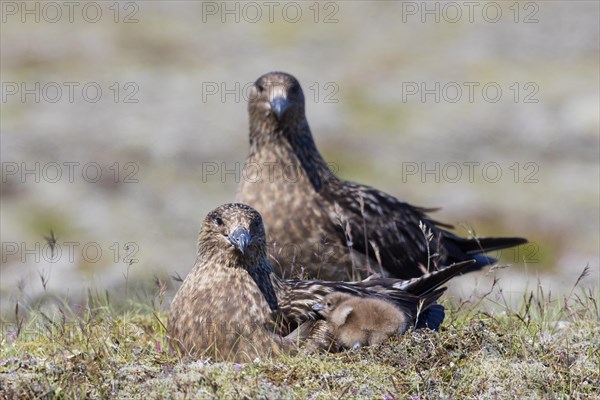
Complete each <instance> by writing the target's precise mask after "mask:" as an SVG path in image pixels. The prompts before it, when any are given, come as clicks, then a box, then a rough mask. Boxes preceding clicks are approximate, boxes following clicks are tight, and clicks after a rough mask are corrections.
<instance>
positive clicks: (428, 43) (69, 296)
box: [0, 1, 600, 315]
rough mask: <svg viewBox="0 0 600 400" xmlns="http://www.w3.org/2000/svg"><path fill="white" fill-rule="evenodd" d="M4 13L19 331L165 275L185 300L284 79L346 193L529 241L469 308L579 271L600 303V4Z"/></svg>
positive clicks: (8, 251) (139, 7)
mask: <svg viewBox="0 0 600 400" xmlns="http://www.w3.org/2000/svg"><path fill="white" fill-rule="evenodd" d="M1 5H2V27H1V36H2V37H1V39H0V45H1V55H2V57H1V71H2V72H1V75H2V76H1V80H2V103H1V118H2V119H1V131H2V133H1V158H2V186H1V193H0V199H1V225H0V230H1V242H2V265H1V269H0V274H1V275H0V278H1V279H0V302H1V307H0V308H1V312H2V313H3V314H4V315H6V314H8V313H12V312H13V310H14V307H15V303H16V302H17V301H18V302H20V303H21V304H24V303H29V304H33V303H39V302H44V301H48V302H60V301H69V302H72V303H77V302H79V301H81V299H82V298H84V297H85V295H86V293H87V291H88V289H89V288H93V289H94V290H99V291H104V290H108V291H109V293H110V294H111V296H112V297H113V298H123V297H125V296H127V295H130V294H131V293H136V294H137V295H138V296H142V297H143V296H149V297H152V296H154V293H155V292H156V290H155V287H154V285H155V283H154V281H155V279H156V278H158V280H159V281H161V282H163V283H165V284H166V288H167V293H168V294H167V296H172V294H173V291H174V290H175V289H176V288H177V286H178V284H177V283H176V282H173V281H172V280H171V279H170V276H172V275H177V274H179V275H180V276H182V277H183V276H185V275H186V274H187V273H188V272H189V271H190V269H191V268H192V266H193V264H194V260H195V256H196V241H197V233H198V229H199V227H200V223H201V221H202V219H203V218H204V216H205V214H206V213H207V212H208V211H210V210H211V209H213V208H215V207H216V206H218V205H220V204H222V203H224V202H229V201H232V200H233V199H234V195H235V190H236V186H237V181H239V179H243V174H242V173H241V169H242V168H243V161H244V160H245V157H246V154H247V146H248V137H247V114H246V99H247V92H246V90H247V88H248V84H250V83H251V82H253V81H254V80H255V79H256V78H257V77H259V76H260V75H262V74H263V73H265V72H268V71H272V70H282V71H286V72H289V73H292V74H293V75H295V76H296V77H297V78H298V79H299V80H300V82H301V84H302V85H303V88H304V91H305V95H306V99H307V114H308V119H309V123H310V125H311V128H312V131H313V135H314V137H315V140H316V142H317V145H318V147H319V149H320V150H321V152H322V153H323V155H324V156H325V158H326V159H327V160H328V161H329V162H330V163H331V165H332V168H333V169H334V171H335V172H336V173H337V174H338V175H339V176H341V177H343V178H345V179H349V180H354V181H358V182H361V183H367V184H370V185H372V186H375V187H377V188H379V189H382V190H385V191H387V192H389V193H391V194H393V195H396V196H398V197H400V198H402V199H404V200H405V201H408V202H410V203H413V204H417V205H422V206H427V207H435V206H443V209H442V210H441V211H439V212H437V213H436V214H435V215H434V217H435V218H436V219H438V220H440V221H444V222H448V223H452V224H456V226H457V233H459V234H461V235H467V234H468V233H469V231H472V232H474V233H476V234H478V235H498V236H502V235H510V236H525V237H528V238H529V240H530V241H531V244H530V245H528V246H523V247H520V248H519V249H515V250H507V251H504V252H502V253H501V254H497V253H496V254H495V255H496V256H500V259H501V261H502V262H503V263H504V264H510V268H505V269H502V270H499V271H496V272H492V273H491V272H488V271H482V272H480V273H477V274H470V275H468V276H465V277H461V278H460V279H457V280H455V281H453V282H452V283H451V289H452V294H453V295H454V296H459V297H465V296H469V295H470V294H471V293H473V292H474V290H475V291H477V290H481V291H485V290H487V288H489V285H490V283H489V282H491V279H492V278H493V277H494V276H498V277H500V283H499V285H500V287H502V288H503V290H504V293H505V294H506V293H510V294H514V296H515V297H516V298H520V293H521V292H522V291H523V290H525V289H526V288H534V287H536V286H537V285H541V286H542V287H543V288H544V290H545V291H546V292H548V291H550V292H552V293H553V294H554V293H556V294H560V293H563V292H568V291H570V290H571V287H572V285H573V284H574V283H575V280H576V279H577V277H578V275H579V274H580V272H581V271H582V270H583V269H584V267H586V265H589V266H590V268H591V272H590V273H589V274H588V276H587V277H586V279H585V280H584V282H583V284H585V285H587V286H591V287H593V288H597V287H598V280H599V258H600V257H599V253H600V249H599V247H600V244H599V235H600V233H599V232H600V226H599V225H600V201H599V196H600V190H599V185H600V184H599V181H600V176H599V168H600V162H599V157H600V153H599V152H600V147H599V146H600V144H599V108H600V105H599V60H598V57H599V22H598V15H599V4H598V3H597V2H589V1H580V2H577V1H552V2H541V1H538V2H531V1H523V2H515V1H510V2H503V1H501V2H485V1H484V2H388V1H352V2H249V3H243V2H227V3H224V2H189V1H169V2H166V1H152V2H129V1H125V2H72V3H68V4H65V3H62V2H49V3H46V2H10V1H4V2H2V4H1ZM51 231H52V232H53V235H54V239H52V236H51ZM44 237H46V238H44ZM53 240H55V241H56V246H54V250H53V249H52V246H50V245H48V243H47V242H48V241H50V242H52V241H53Z"/></svg>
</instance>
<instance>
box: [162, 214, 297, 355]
mask: <svg viewBox="0 0 600 400" xmlns="http://www.w3.org/2000/svg"><path fill="white" fill-rule="evenodd" d="M263 229H264V228H263V224H262V220H261V217H260V215H259V214H258V212H256V211H255V210H253V209H251V208H250V207H248V206H243V205H237V204H228V205H224V206H221V207H219V208H217V209H216V210H214V211H212V212H211V213H209V214H208V215H207V216H206V218H205V219H204V223H203V225H202V230H201V232H200V239H199V246H198V248H199V251H198V256H197V259H196V265H195V267H194V269H193V270H192V271H191V272H190V274H189V275H188V276H187V277H186V278H185V280H184V282H183V284H182V285H181V287H180V288H179V290H178V292H177V294H176V295H175V298H174V299H173V302H172V303H171V309H170V315H169V335H170V337H171V339H172V344H173V345H174V347H175V348H179V350H180V351H181V352H182V353H184V354H189V355H192V356H194V357H211V358H213V359H216V360H230V361H251V360H253V359H255V358H256V357H264V356H269V355H271V354H277V353H280V352H281V351H282V350H286V349H291V348H292V347H293V346H292V345H293V343H292V342H288V341H286V340H285V339H283V338H281V337H280V336H278V335H276V334H275V333H274V318H275V312H276V310H277V300H276V298H275V294H274V292H273V290H272V287H271V286H270V285H268V284H267V285H265V284H264V282H261V279H265V277H268V275H269V274H270V272H271V266H270V264H269V262H268V259H267V253H266V247H265V236H264V231H263Z"/></svg>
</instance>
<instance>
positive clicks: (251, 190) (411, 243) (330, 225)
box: [237, 72, 526, 280]
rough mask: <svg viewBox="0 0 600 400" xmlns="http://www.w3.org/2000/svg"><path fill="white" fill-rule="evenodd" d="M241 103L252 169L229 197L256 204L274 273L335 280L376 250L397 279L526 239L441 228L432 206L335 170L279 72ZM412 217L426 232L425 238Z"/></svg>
mask: <svg viewBox="0 0 600 400" xmlns="http://www.w3.org/2000/svg"><path fill="white" fill-rule="evenodd" d="M248 112H249V125H250V151H249V155H248V158H247V160H246V165H247V166H248V170H249V171H253V173H252V174H251V176H247V177H246V178H247V179H242V181H241V182H240V185H239V187H238V196H237V200H238V201H240V202H243V203H246V204H249V205H251V206H253V207H255V208H256V209H257V210H258V211H259V212H260V213H261V214H262V216H263V218H264V220H265V224H266V226H267V237H268V241H269V243H270V244H272V247H271V248H270V253H271V255H273V256H275V258H276V260H277V262H275V263H274V266H275V268H276V271H277V272H278V273H279V274H280V276H291V275H293V274H294V272H304V273H305V274H307V275H306V276H308V277H313V278H314V277H319V278H322V279H332V280H345V279H348V277H349V276H354V272H359V273H361V275H363V276H365V273H366V271H367V270H368V266H370V267H371V268H375V267H376V266H377V265H378V261H379V260H380V261H381V267H382V271H381V272H382V274H383V275H384V276H389V277H395V278H402V279H407V278H412V277H416V276H420V275H422V274H423V273H425V272H426V270H427V268H429V269H430V270H431V269H432V267H433V266H434V265H438V264H439V265H442V264H450V263H455V262H461V261H465V260H471V259H475V260H476V262H475V263H474V264H473V265H472V266H471V269H478V268H481V267H483V266H485V265H489V264H491V263H494V262H495V261H496V260H494V259H492V258H489V257H486V256H485V255H484V254H483V253H485V252H488V251H492V250H497V249H502V248H505V247H511V246H516V245H518V244H521V243H525V242H526V240H525V239H522V238H494V237H490V238H478V239H474V238H461V237H458V236H456V235H454V234H452V233H450V232H448V231H447V230H445V229H444V228H451V226H450V225H447V224H441V223H438V222H436V221H434V220H432V219H430V218H429V217H428V216H427V212H430V211H434V209H427V208H422V207H415V206H412V205H410V204H408V203H405V202H402V201H400V200H398V199H397V198H395V197H393V196H390V195H388V194H386V193H384V192H381V191H379V190H376V189H374V188H372V187H369V186H365V185H360V184H357V183H352V182H347V181H343V180H340V179H338V178H337V177H336V176H335V175H334V174H333V173H332V172H331V170H330V169H329V167H328V166H327V163H326V162H325V160H324V159H323V158H322V157H321V155H320V154H319V151H318V150H317V148H316V146H315V143H314V141H313V138H312V134H311V131H310V128H309V126H308V122H307V119H306V116H305V104H304V95H303V92H302V89H301V87H300V84H299V83H298V81H297V80H296V79H295V78H294V77H293V76H291V75H289V74H286V73H283V72H271V73H268V74H265V75H263V76H261V77H260V78H259V79H258V80H257V81H256V82H255V84H254V86H253V87H252V92H251V96H250V100H249V102H248ZM365 140H368V138H367V137H366V138H365ZM257 171H258V172H257ZM421 222H422V223H423V224H424V225H425V228H426V230H430V231H431V233H432V234H433V240H431V241H427V240H426V239H425V235H424V233H423V231H422V229H421V228H420V223H421ZM436 253H437V254H438V255H437V257H431V255H433V254H436ZM378 259H379V260H378ZM377 270H378V267H377Z"/></svg>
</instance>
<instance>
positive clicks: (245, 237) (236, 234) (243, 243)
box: [229, 226, 252, 254]
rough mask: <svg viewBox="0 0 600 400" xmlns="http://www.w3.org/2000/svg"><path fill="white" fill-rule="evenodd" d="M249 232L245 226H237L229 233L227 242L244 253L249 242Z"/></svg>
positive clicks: (250, 237)
mask: <svg viewBox="0 0 600 400" xmlns="http://www.w3.org/2000/svg"><path fill="white" fill-rule="evenodd" d="M250 239H252V236H250V232H248V230H247V229H246V228H242V227H241V226H240V227H237V228H235V230H234V231H233V233H232V234H231V235H229V242H230V243H231V244H232V245H233V246H234V247H235V248H236V249H238V250H239V251H240V253H242V254H246V249H247V248H248V243H250Z"/></svg>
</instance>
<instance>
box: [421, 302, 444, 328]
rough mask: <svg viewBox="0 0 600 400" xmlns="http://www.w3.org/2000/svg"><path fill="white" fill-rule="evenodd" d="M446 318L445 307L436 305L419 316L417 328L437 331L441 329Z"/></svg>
mask: <svg viewBox="0 0 600 400" xmlns="http://www.w3.org/2000/svg"><path fill="white" fill-rule="evenodd" d="M445 317H446V313H445V312H444V306H442V305H441V304H434V305H432V306H430V307H429V308H428V309H427V310H425V311H423V312H422V313H421V315H419V319H418V320H417V325H416V328H417V329H421V328H429V329H432V330H434V331H437V330H439V329H440V325H442V322H444V318H445Z"/></svg>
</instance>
